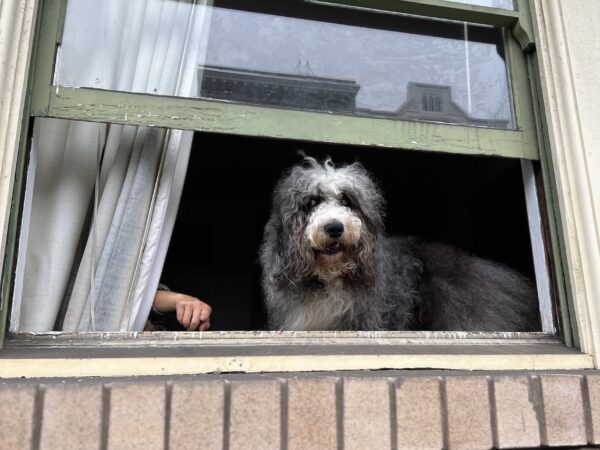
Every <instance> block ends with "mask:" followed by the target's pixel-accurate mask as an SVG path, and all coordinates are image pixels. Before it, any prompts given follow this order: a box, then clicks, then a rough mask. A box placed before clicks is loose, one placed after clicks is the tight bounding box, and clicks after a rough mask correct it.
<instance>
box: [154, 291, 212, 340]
mask: <svg viewBox="0 0 600 450" xmlns="http://www.w3.org/2000/svg"><path fill="white" fill-rule="evenodd" d="M153 306H154V309H156V310H157V311H158V312H161V313H166V312H172V311H175V313H176V317H177V321H178V322H179V323H180V324H181V325H183V326H184V327H185V329H186V330H188V331H194V330H198V329H199V330H200V331H206V330H208V329H209V328H210V314H211V312H212V308H211V307H210V306H209V305H208V304H206V303H204V302H203V301H202V300H200V299H198V298H196V297H192V296H191V295H186V294H180V293H178V292H172V291H166V290H158V291H156V295H155V296H154V304H153Z"/></svg>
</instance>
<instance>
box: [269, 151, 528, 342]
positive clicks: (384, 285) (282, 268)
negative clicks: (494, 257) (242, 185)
mask: <svg viewBox="0 0 600 450" xmlns="http://www.w3.org/2000/svg"><path fill="white" fill-rule="evenodd" d="M383 219H384V199H383V196H382V194H381V192H380V190H379V189H378V187H377V185H376V184H375V182H374V181H373V179H372V178H371V176H370V175H369V174H368V172H367V171H366V170H365V169H364V168H363V167H362V166H361V165H360V164H358V163H355V164H352V165H348V166H345V167H340V168H335V167H334V165H333V163H332V162H331V160H327V161H325V162H324V163H323V164H322V165H321V164H319V163H318V162H317V161H316V160H315V159H314V158H305V160H304V163H303V164H302V165H299V166H295V167H293V168H292V169H291V170H290V171H289V172H288V173H287V174H286V175H284V177H283V178H282V179H281V180H280V181H279V183H278V184H277V186H276V188H275V192H274V196H273V210H272V214H271V217H270V219H269V221H268V223H267V225H266V227H265V232H264V239H263V243H262V246H261V250H260V261H261V265H262V270H263V277H262V285H263V289H264V293H265V302H266V306H267V313H268V318H269V327H270V328H271V329H277V330H471V331H533V330H539V316H538V313H537V298H536V293H535V289H534V286H533V285H532V283H531V282H530V281H529V280H527V279H526V278H524V277H523V276H521V275H519V274H518V273H517V272H515V271H513V270H511V269H509V268H507V267H504V266H501V265H499V264H496V263H494V262H491V261H487V260H485V259H481V258H477V257H474V256H471V255H468V254H466V253H464V252H462V251H460V250H458V249H455V248H453V247H450V246H448V245H444V244H439V243H428V242H423V241H420V240H418V239H416V238H412V237H391V236H386V234H385V233H384V227H383Z"/></svg>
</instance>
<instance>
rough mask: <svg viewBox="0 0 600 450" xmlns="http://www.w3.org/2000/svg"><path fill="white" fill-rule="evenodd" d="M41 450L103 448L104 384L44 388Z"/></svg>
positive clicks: (62, 385) (48, 386)
mask: <svg viewBox="0 0 600 450" xmlns="http://www.w3.org/2000/svg"><path fill="white" fill-rule="evenodd" d="M43 418H44V420H43V422H42V430H41V434H40V448H41V449H49V450H50V449H57V448H60V449H61V450H68V449H74V450H77V449H82V448H85V449H90V450H91V449H94V448H97V449H99V448H100V441H101V433H102V385H101V384H88V385H81V384H74V383H69V384H52V385H47V386H45V393H44V412H43Z"/></svg>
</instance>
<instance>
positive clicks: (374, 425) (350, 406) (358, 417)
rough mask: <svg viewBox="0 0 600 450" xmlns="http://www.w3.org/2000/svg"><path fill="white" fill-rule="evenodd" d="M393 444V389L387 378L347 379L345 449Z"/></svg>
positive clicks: (381, 446) (387, 446) (345, 387)
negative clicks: (391, 405)
mask: <svg viewBox="0 0 600 450" xmlns="http://www.w3.org/2000/svg"><path fill="white" fill-rule="evenodd" d="M390 447H391V429H390V391H389V385H388V380H387V379H386V378H345V379H344V448H345V449H346V450H352V449H366V448H370V449H379V448H390Z"/></svg>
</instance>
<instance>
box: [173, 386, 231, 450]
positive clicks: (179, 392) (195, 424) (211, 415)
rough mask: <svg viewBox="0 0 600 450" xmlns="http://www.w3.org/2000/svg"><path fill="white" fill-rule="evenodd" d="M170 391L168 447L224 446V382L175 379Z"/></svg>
mask: <svg viewBox="0 0 600 450" xmlns="http://www.w3.org/2000/svg"><path fill="white" fill-rule="evenodd" d="M171 395H172V396H171V420H170V430H169V431H170V432H169V448H170V449H172V450H180V449H197V448H202V449H221V448H223V419H224V417H223V414H224V407H225V390H224V383H223V382H222V381H217V380H215V381H200V382H176V383H174V384H173V387H172V394H171Z"/></svg>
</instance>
